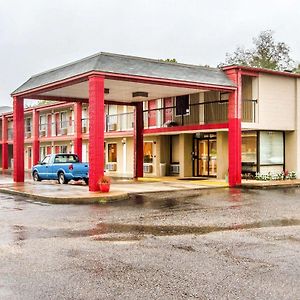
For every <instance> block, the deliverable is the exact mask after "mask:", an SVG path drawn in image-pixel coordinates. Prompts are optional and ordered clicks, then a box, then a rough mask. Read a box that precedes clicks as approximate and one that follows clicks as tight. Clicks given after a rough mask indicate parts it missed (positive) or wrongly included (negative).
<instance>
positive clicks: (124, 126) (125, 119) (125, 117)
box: [105, 112, 133, 132]
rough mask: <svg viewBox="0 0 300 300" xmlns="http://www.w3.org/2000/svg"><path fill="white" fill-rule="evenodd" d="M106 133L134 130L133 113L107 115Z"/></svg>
mask: <svg viewBox="0 0 300 300" xmlns="http://www.w3.org/2000/svg"><path fill="white" fill-rule="evenodd" d="M105 128H106V132H110V131H126V130H131V129H132V128H133V112H128V113H121V114H115V115H106V123H105Z"/></svg>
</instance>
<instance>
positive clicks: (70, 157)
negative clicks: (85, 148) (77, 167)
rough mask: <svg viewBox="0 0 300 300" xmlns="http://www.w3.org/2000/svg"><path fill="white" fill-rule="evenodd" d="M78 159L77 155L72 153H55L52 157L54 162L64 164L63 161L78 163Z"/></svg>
mask: <svg viewBox="0 0 300 300" xmlns="http://www.w3.org/2000/svg"><path fill="white" fill-rule="evenodd" d="M78 162H79V159H78V156H77V155H74V154H64V155H61V154H60V155H56V156H55V159H54V163H56V164H64V163H78Z"/></svg>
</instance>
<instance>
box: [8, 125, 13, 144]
mask: <svg viewBox="0 0 300 300" xmlns="http://www.w3.org/2000/svg"><path fill="white" fill-rule="evenodd" d="M13 139H14V129H13V128H8V129H7V140H8V141H12V140H13Z"/></svg>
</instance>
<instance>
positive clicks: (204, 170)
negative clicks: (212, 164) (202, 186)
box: [198, 141, 208, 176]
mask: <svg viewBox="0 0 300 300" xmlns="http://www.w3.org/2000/svg"><path fill="white" fill-rule="evenodd" d="M198 143H199V144H198V145H199V148H198V151H199V153H198V157H199V160H198V163H199V165H198V167H199V175H200V176H208V141H198Z"/></svg>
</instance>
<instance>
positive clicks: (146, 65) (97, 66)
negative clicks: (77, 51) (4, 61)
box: [12, 52, 235, 95]
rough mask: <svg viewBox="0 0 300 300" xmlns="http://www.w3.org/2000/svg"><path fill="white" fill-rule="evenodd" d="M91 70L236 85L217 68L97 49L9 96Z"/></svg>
mask: <svg viewBox="0 0 300 300" xmlns="http://www.w3.org/2000/svg"><path fill="white" fill-rule="evenodd" d="M92 72H100V73H103V74H121V75H130V76H133V77H134V76H136V77H145V78H156V79H165V80H174V81H178V82H192V83H196V84H206V85H212V86H214V85H215V86H221V87H234V86H235V85H234V83H233V82H232V81H231V80H230V79H229V78H228V77H227V76H226V75H225V73H224V72H223V71H222V70H220V69H218V68H209V67H202V66H196V65H187V64H181V63H169V62H163V61H160V60H155V59H148V58H141V57H134V56H127V55H119V54H112V53H104V52H100V53H98V54H95V55H93V56H89V57H86V58H84V59H81V60H78V61H75V62H72V63H69V64H67V65H63V66H61V67H58V68H55V69H52V70H49V71H46V72H43V73H40V74H37V75H34V76H32V77H31V78H30V79H29V80H27V81H26V82H25V83H24V84H22V85H21V86H20V87H18V88H17V89H16V90H15V91H14V92H13V93H12V95H16V94H22V93H25V92H27V91H30V90H32V89H36V88H39V87H43V86H46V85H48V84H52V83H59V82H61V81H63V80H66V79H69V78H74V77H76V76H79V75H84V74H90V73H92Z"/></svg>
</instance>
